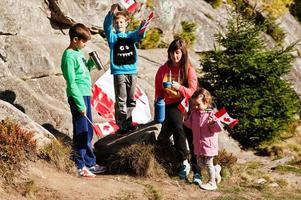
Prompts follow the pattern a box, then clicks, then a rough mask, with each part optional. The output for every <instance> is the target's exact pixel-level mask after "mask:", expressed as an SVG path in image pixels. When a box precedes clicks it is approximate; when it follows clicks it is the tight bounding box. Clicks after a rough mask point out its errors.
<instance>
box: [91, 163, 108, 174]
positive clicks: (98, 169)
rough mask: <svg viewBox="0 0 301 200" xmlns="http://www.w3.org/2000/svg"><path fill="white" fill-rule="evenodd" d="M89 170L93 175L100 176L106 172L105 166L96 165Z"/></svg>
mask: <svg viewBox="0 0 301 200" xmlns="http://www.w3.org/2000/svg"><path fill="white" fill-rule="evenodd" d="M89 170H90V172H92V173H93V174H100V173H103V172H105V171H107V168H106V167H105V166H100V165H98V164H95V165H94V166H92V167H90V168H89Z"/></svg>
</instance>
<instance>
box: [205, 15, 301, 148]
mask: <svg viewBox="0 0 301 200" xmlns="http://www.w3.org/2000/svg"><path fill="white" fill-rule="evenodd" d="M228 30H229V32H228V33H227V34H226V35H222V34H221V33H220V34H217V35H216V38H217V42H218V44H219V45H220V48H218V47H217V48H216V49H215V50H214V51H212V52H209V53H208V54H207V56H206V58H205V59H204V60H203V63H202V65H203V66H204V67H203V70H204V72H205V76H204V78H203V81H204V84H203V85H207V87H208V89H209V90H210V91H211V92H212V94H213V95H214V96H215V97H216V98H215V102H216V103H217V106H218V107H223V106H225V107H226V108H227V110H228V112H229V114H230V115H232V116H233V117H234V118H236V117H238V118H239V123H238V125H237V126H236V127H235V128H233V129H230V130H229V132H230V134H231V135H232V136H233V137H234V138H235V139H237V140H238V141H239V142H240V143H241V144H242V145H243V146H244V147H256V146H258V145H259V144H260V143H262V142H264V141H270V140H272V139H274V138H278V136H279V135H280V134H281V132H282V131H285V130H286V129H287V128H288V127H289V124H291V123H293V122H294V121H296V118H295V116H296V115H297V114H298V113H299V112H300V107H301V106H300V100H299V98H298V96H297V94H296V93H295V92H294V90H293V87H292V86H291V84H290V83H289V82H287V81H285V80H284V79H283V78H282V76H284V75H286V74H287V73H288V72H289V70H290V68H291V63H292V61H293V60H294V57H293V55H292V54H291V51H292V50H293V48H294V46H295V44H292V45H290V46H288V47H287V48H285V49H280V48H274V49H270V50H267V48H266V46H265V44H264V41H263V39H262V38H261V37H260V33H261V31H262V27H261V26H256V25H255V23H254V21H251V20H246V19H244V18H243V17H242V16H241V15H240V14H237V15H234V17H233V19H232V20H230V21H229V24H228ZM221 46H223V48H224V50H221Z"/></svg>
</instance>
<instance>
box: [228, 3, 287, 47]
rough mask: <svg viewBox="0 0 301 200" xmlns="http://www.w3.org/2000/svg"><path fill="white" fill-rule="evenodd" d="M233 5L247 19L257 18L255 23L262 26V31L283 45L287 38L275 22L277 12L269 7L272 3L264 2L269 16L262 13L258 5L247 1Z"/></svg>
mask: <svg viewBox="0 0 301 200" xmlns="http://www.w3.org/2000/svg"><path fill="white" fill-rule="evenodd" d="M233 5H234V6H235V8H236V12H239V13H240V14H241V15H242V16H243V17H244V18H245V19H246V20H249V19H251V20H252V19H255V20H254V22H255V24H256V25H257V26H261V27H262V31H264V32H265V33H266V34H268V35H270V36H271V37H272V38H273V39H274V40H275V42H276V43H277V45H282V43H283V41H284V38H285V33H284V31H283V30H282V29H281V28H280V27H279V25H278V24H277V23H276V22H275V18H276V17H275V16H276V14H275V13H273V12H272V11H269V9H267V8H268V7H271V6H270V4H268V3H264V5H265V6H264V9H266V10H267V12H268V15H267V16H263V15H262V13H261V12H259V11H258V10H257V9H256V7H252V6H251V5H249V4H248V3H247V2H245V1H242V0H239V1H236V2H235V3H234V4H233ZM280 7H281V6H280ZM278 9H279V8H278Z"/></svg>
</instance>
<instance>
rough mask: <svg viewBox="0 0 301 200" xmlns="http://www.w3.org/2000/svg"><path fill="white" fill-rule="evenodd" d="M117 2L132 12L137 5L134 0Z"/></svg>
mask: <svg viewBox="0 0 301 200" xmlns="http://www.w3.org/2000/svg"><path fill="white" fill-rule="evenodd" d="M118 4H119V5H120V6H121V7H122V8H123V9H126V10H127V11H128V12H133V11H134V10H135V9H136V8H137V7H138V3H137V2H136V1H135V0H120V1H119V3H118Z"/></svg>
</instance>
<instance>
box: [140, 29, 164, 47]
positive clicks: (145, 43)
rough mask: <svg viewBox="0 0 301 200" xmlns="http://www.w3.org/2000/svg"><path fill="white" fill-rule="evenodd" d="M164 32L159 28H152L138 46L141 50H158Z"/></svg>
mask: <svg viewBox="0 0 301 200" xmlns="http://www.w3.org/2000/svg"><path fill="white" fill-rule="evenodd" d="M161 35H162V31H161V30H159V29H157V28H151V29H150V30H148V31H146V36H145V38H143V39H142V40H141V41H140V42H139V43H138V44H137V47H138V48H139V49H153V48H158V47H159V45H160V44H161Z"/></svg>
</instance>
